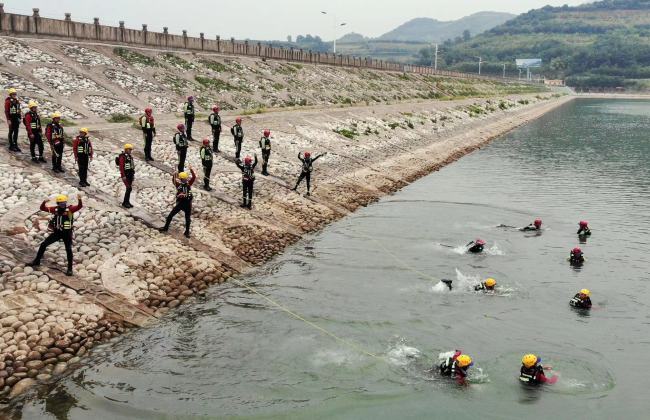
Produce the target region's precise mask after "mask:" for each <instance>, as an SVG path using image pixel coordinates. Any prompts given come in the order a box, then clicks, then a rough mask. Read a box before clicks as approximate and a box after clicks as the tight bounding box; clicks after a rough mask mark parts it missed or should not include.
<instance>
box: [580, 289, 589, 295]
mask: <svg viewBox="0 0 650 420" xmlns="http://www.w3.org/2000/svg"><path fill="white" fill-rule="evenodd" d="M580 294H581V295H585V296H589V295H591V292H590V291H589V289H582V290H581V291H580Z"/></svg>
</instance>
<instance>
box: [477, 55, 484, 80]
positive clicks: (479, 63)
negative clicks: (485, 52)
mask: <svg viewBox="0 0 650 420" xmlns="http://www.w3.org/2000/svg"><path fill="white" fill-rule="evenodd" d="M481 64H483V59H482V58H481V57H479V58H478V75H479V76H480V75H481Z"/></svg>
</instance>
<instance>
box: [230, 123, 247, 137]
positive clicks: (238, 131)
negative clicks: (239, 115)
mask: <svg viewBox="0 0 650 420" xmlns="http://www.w3.org/2000/svg"><path fill="white" fill-rule="evenodd" d="M230 131H231V133H232V135H233V137H235V140H242V139H243V138H244V129H243V128H242V127H241V125H239V124H235V125H233V126H232V128H231V129H230Z"/></svg>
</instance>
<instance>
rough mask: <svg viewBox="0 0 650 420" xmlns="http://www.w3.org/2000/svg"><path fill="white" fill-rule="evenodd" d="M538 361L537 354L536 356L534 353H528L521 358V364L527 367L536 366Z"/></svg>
mask: <svg viewBox="0 0 650 420" xmlns="http://www.w3.org/2000/svg"><path fill="white" fill-rule="evenodd" d="M536 363H537V356H535V355H534V354H527V355H525V356H524V357H522V358H521V364H522V365H524V366H525V367H527V368H531V367H533V366H535V364H536Z"/></svg>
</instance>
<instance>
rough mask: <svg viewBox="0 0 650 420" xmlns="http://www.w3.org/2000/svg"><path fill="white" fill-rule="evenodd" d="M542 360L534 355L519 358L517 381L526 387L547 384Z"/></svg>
mask: <svg viewBox="0 0 650 420" xmlns="http://www.w3.org/2000/svg"><path fill="white" fill-rule="evenodd" d="M541 363H542V359H541V358H539V357H537V356H536V355H534V354H526V355H524V357H522V358H521V369H519V380H520V381H521V382H522V383H525V384H528V385H539V384H544V383H547V382H548V378H547V377H546V375H545V374H544V369H545V368H544V366H542V364H541Z"/></svg>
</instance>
